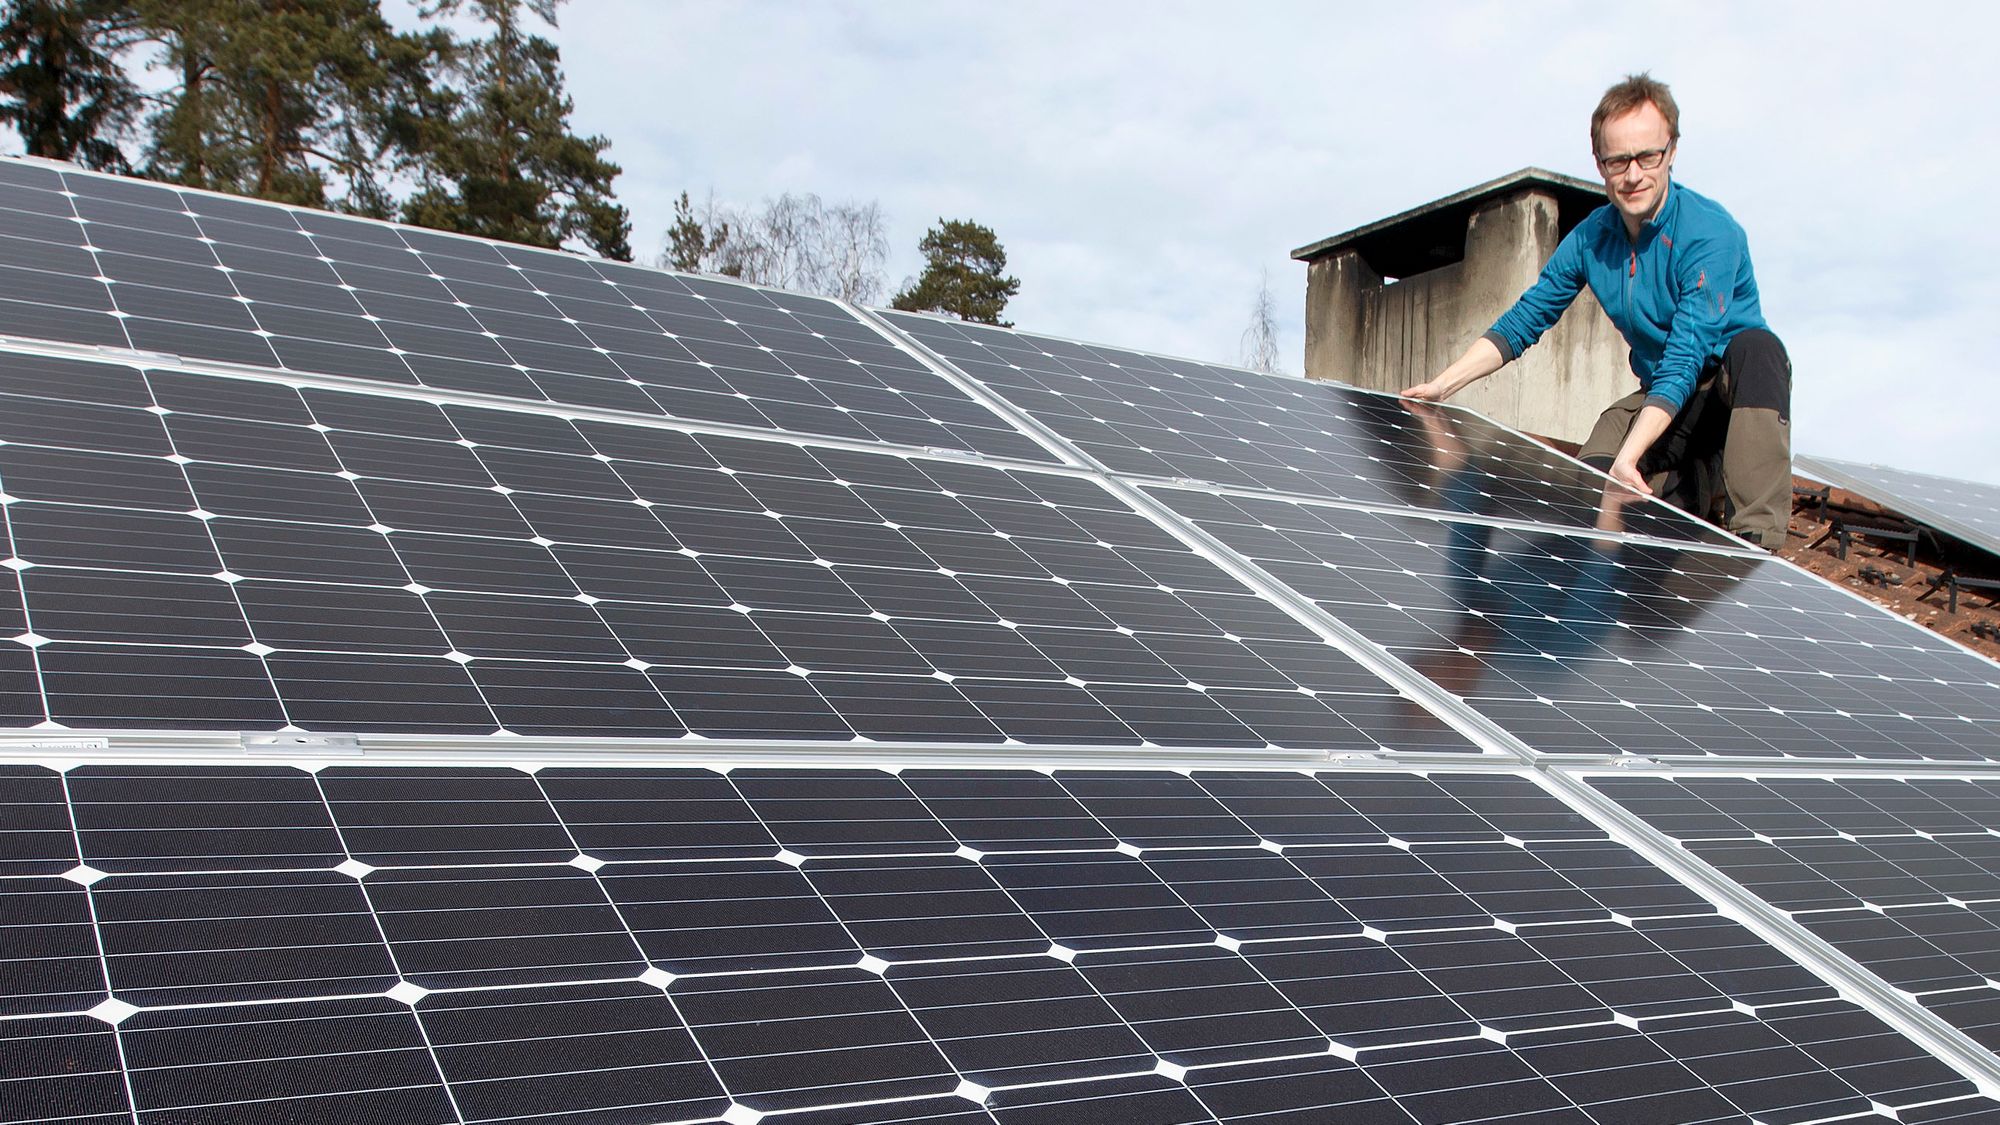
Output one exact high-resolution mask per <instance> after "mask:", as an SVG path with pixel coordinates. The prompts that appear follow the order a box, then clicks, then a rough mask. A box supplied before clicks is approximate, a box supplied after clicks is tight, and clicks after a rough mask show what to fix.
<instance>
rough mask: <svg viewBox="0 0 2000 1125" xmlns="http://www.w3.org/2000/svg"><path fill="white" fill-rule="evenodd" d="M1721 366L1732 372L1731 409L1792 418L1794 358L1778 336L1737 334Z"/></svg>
mask: <svg viewBox="0 0 2000 1125" xmlns="http://www.w3.org/2000/svg"><path fill="white" fill-rule="evenodd" d="M1722 365H1723V367H1725V368H1727V369H1728V371H1729V382H1730V399H1731V402H1730V405H1731V406H1733V407H1736V408H1739V409H1740V408H1743V407H1752V408H1758V409H1764V410H1775V411H1777V412H1778V415H1779V417H1781V418H1787V419H1789V418H1790V417H1791V415H1792V358H1791V356H1790V355H1789V354H1788V353H1787V352H1786V351H1785V344H1784V341H1782V340H1780V339H1778V337H1777V334H1776V333H1774V332H1772V331H1771V330H1770V329H1768V328H1746V329H1744V330H1743V331H1741V332H1738V333H1737V334H1736V335H1735V336H1734V337H1732V338H1731V339H1730V341H1729V347H1728V348H1726V349H1724V351H1723V354H1722Z"/></svg>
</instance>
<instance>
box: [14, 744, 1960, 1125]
mask: <svg viewBox="0 0 2000 1125" xmlns="http://www.w3.org/2000/svg"><path fill="white" fill-rule="evenodd" d="M303 765H304V766H305V768H301V766H300V765H298V764H243V763H237V764H229V765H205V766H204V765H192V764H185V765H162V764H130V763H127V764H108V763H106V764H95V765H83V766H75V767H71V768H69V769H68V770H66V771H62V772H58V771H56V770H52V769H48V768H43V767H37V766H27V765H15V766H6V767H0V787H4V799H5V800H6V801H7V802H8V805H9V807H11V808H17V809H22V810H25V811H26V812H27V818H26V819H25V820H24V821H23V824H24V826H25V827H28V828H29V829H30V831H27V832H23V833H11V832H10V833H9V834H8V835H7V837H6V839H7V842H8V849H7V853H6V856H5V864H6V866H5V867H4V869H3V870H4V876H0V893H4V894H7V895H9V896H11V903H12V905H13V906H14V907H15V909H10V911H9V913H8V916H9V917H10V918H16V919H31V920H32V921H33V923H34V924H35V927H36V928H35V930H34V933H35V935H36V937H35V942H34V944H33V945H32V946H30V947H28V948H27V949H24V950H21V952H19V953H16V954H15V955H13V956H10V957H9V958H8V959H6V960H5V961H4V962H0V966H4V968H0V981H4V982H5V987H4V990H0V1016H4V1017H5V1018H4V1019H0V1034H5V1035H6V1036H7V1037H8V1038H9V1039H10V1040H16V1041H18V1042H17V1043H16V1044H15V1046H13V1047H12V1048H10V1050H9V1052H8V1054H7V1058H8V1059H9V1066H8V1067H7V1070H6V1073H5V1074H4V1076H0V1083H4V1084H5V1089H6V1091H7V1096H5V1097H0V1106H4V1107H6V1108H5V1109H0V1120H5V1121H9V1122H27V1121H52V1120H63V1121H72V1120H89V1121H96V1120H106V1121H108V1120H131V1119H134V1117H135V1116H136V1118H137V1119H139V1120H157V1121H205V1122H233V1121H273V1120H289V1119H295V1118H296V1119H300V1120H305V1119H310V1120H313V1121H315V1122H327V1123H332V1122H379V1121H397V1122H458V1121H463V1122H489V1121H503V1120H504V1121H522V1120H535V1121H551V1122H553V1121H564V1122H572V1121H575V1122H581V1121H590V1122H662V1121H668V1122H679V1121H687V1122H693V1121H709V1122H717V1121H720V1122H728V1123H732V1125H738V1123H742V1122H754V1121H756V1120H759V1119H760V1118H764V1117H765V1115H770V1116H769V1118H768V1119H769V1120H773V1121H779V1122H786V1123H795V1122H801V1121H824V1122H835V1121H845V1122H885V1123H887V1122H973V1121H986V1122H998V1123H1001V1125H1017V1123H1021V1122H1062V1121H1074V1120H1078V1119H1079V1116H1080V1115H1082V1114H1087V1113H1089V1114H1110V1115H1111V1116H1109V1117H1107V1118H1106V1119H1107V1120H1132V1121H1146V1122H1156V1121H1190V1122H1212V1123H1225V1122H1226V1123H1247V1122H1253V1121H1265V1120H1273V1119H1289V1118H1291V1117H1292V1116H1293V1115H1297V1114H1306V1115H1308V1116H1312V1115H1319V1114H1324V1113H1327V1112H1331V1111H1338V1112H1339V1113H1341V1114H1342V1116H1341V1118H1340V1119H1341V1120H1353V1121H1383V1122H1413V1121H1414V1122H1447V1121H1469V1120H1474V1119H1478V1120H1501V1119H1506V1118H1508V1117H1512V1118H1516V1119H1521V1120H1529V1119H1532V1120H1535V1121H1538V1122H1540V1121H1576V1122H1580V1123H1582V1122H1601V1123H1605V1125H1610V1123H1614V1122H1624V1121H1635V1120H1661V1121H1676V1122H1697V1121H1711V1120H1714V1121H1724V1120H1741V1119H1743V1118H1744V1117H1745V1116H1746V1115H1750V1116H1754V1117H1755V1119H1756V1120H1760V1121H1796V1122H1803V1121H1809V1120H1823V1119H1827V1118H1831V1117H1843V1118H1845V1117H1850V1116H1852V1115H1854V1114H1865V1113H1867V1112H1869V1111H1870V1110H1871V1108H1872V1109H1879V1110H1887V1111H1891V1112H1899V1111H1900V1109H1901V1108H1902V1107H1907V1106H1917V1105H1924V1106H1930V1107H1933V1108H1932V1109H1930V1110H1927V1112H1940V1113H1944V1112H1946V1111H1949V1112H1950V1113H1960V1114H1967V1115H1971V1114H1976V1113H1986V1112H1993V1111H1994V1110H1995V1108H1996V1107H1995V1105H1994V1103H1991V1102H1989V1101H1987V1100H1986V1099H1983V1098H1981V1097H1979V1096H1978V1095H1977V1093H1976V1091H1975V1089H1974V1087H1973V1085H1972V1083H1970V1082H1969V1081H1967V1080H1965V1079H1964V1078H1962V1077H1960V1076H1958V1075H1957V1074H1955V1073H1954V1072H1952V1071H1951V1070H1950V1069H1949V1068H1948V1067H1946V1066H1945V1065H1944V1064H1943V1063H1941V1062H1939V1061H1937V1060H1936V1059H1935V1058H1932V1057H1931V1056H1929V1055H1926V1054H1924V1053H1923V1052H1921V1051H1919V1050H1917V1049H1916V1048H1915V1047H1914V1046H1913V1045H1912V1044H1911V1043H1910V1042H1909V1041H1908V1040H1906V1039H1904V1038H1902V1037H1901V1036H1900V1035H1898V1034H1897V1033H1895V1032H1894V1031H1892V1030H1891V1029H1890V1028H1889V1027H1888V1026H1887V1025H1884V1024H1883V1023H1881V1022H1880V1021H1878V1020H1876V1019H1875V1018H1874V1017H1872V1016H1870V1015H1868V1014H1867V1013H1866V1012H1864V1011H1862V1010H1861V1009H1860V1008H1858V1007H1855V1006H1854V1005H1852V1004H1849V1003H1846V1002H1844V1001H1842V1000H1840V999H1838V998H1837V997H1836V996H1835V995H1834V992H1833V990H1832V989H1831V988H1829V987H1828V986H1826V985H1825V984H1823V983H1821V982H1819V981H1818V980H1817V979H1815V978H1814V977H1813V976H1812V975H1811V974H1810V973H1808V972H1806V971H1804V970H1803V969H1801V968H1799V967H1798V966H1797V965H1795V964H1793V963H1791V962H1790V961H1788V960H1787V959H1785V958H1784V957H1783V956H1782V955H1781V954H1779V953H1778V952H1777V951H1776V950H1774V949H1772V948H1771V947H1769V946H1767V945H1764V944H1763V943H1762V942H1760V941H1759V940H1758V939H1756V938H1755V937H1753V936H1752V935H1751V934H1750V933H1749V932H1748V931H1746V930H1744V929H1743V928H1742V927H1740V926H1738V925H1736V924H1735V923H1733V922H1730V921H1728V920H1726V919H1724V918H1722V917H1720V916H1718V915H1717V914H1716V913H1715V912H1714V911H1713V910H1712V909H1711V908H1710V907H1708V905H1707V904H1706V903H1704V902H1703V901H1702V900H1700V899H1699V898H1697V897H1696V896H1694V895H1693V894H1691V893H1690V892H1688V891H1687V890H1686V889H1684V888H1682V887H1681V886H1680V885H1679V884H1677V883H1676V882H1675V881H1674V880H1673V879H1672V878H1670V877H1669V876H1667V875H1666V874H1665V873H1664V872H1662V871H1660V870H1659V869H1657V868H1654V867H1652V866H1651V865H1650V864H1648V863H1646V862H1645V861H1644V860H1642V859H1641V858H1639V856H1637V855H1636V854H1635V853H1633V852H1631V851H1629V850H1627V849H1626V848H1624V847H1623V846H1621V845H1619V844H1617V843H1615V842H1613V841H1612V840H1610V839H1609V838H1607V837H1606V836H1605V834H1604V833H1603V832H1601V831H1599V830H1597V829H1596V828H1594V827H1593V826H1592V825H1590V824H1589V823H1588V822H1587V821H1584V820H1582V819H1581V818H1578V817H1577V816H1576V815H1575V814H1574V813H1572V812H1571V811H1570V810H1568V809H1567V808H1566V807H1565V806H1563V804H1562V803H1561V802H1559V801H1558V800H1556V799H1555V798H1554V797H1552V796H1551V795H1549V794H1548V793H1546V792H1545V791H1543V790H1542V789H1541V788H1540V787H1538V786H1537V785H1535V784H1534V783H1533V782H1531V781H1529V780H1527V779H1525V778H1521V777H1515V776H1510V775H1507V774H1502V773H1485V774H1466V773H1456V774H1454V773H1442V774H1432V775H1429V776H1425V775H1421V774H1415V773H1404V772H1382V771H1351V770H1338V771H1323V772H1319V773H1312V772H1305V771H1267V772H1260V771H1202V770H1195V771H1180V772H1168V771H1158V770H1145V769H1124V770H1080V769H1071V770H1057V771H1054V772H1052V773H1051V772H1041V771H1031V770H1022V769H1018V768H1006V767H981V768H917V769H904V770H901V771H898V772H895V773H889V772H883V771H881V770H875V769H846V770H826V769H791V768H767V767H751V768H736V769H730V770H727V771H717V770H712V769H702V768H673V769H662V768H653V767H631V766H622V765H561V766H550V767H544V768H540V769H533V770H523V769H518V768H496V767H491V766H467V765H429V766H420V765H393V766H381V765H355V764H343V763H334V762H314V763H303ZM163 813H165V814H168V815H163ZM60 821H68V822H70V823H73V824H74V825H75V830H74V831H73V832H66V831H46V832H36V831H33V830H32V829H33V828H34V827H35V826H38V825H43V824H50V823H55V822H60ZM1516 829H1522V830H1525V831H1527V832H1529V834H1530V837H1529V838H1523V837H1519V836H1515V835H1512V832H1513V831H1514V830H1516ZM1273 837H1275V838H1273ZM302 919H310V924H309V925H302V924H301V920H302ZM17 924H18V923H17ZM14 948H15V949H20V947H19V946H15V947H14ZM1940 1107H1941V1108H1940ZM1496 1110H1497V1111H1498V1116H1495V1114H1496ZM1273 1115H1278V1117H1275V1118H1274V1117H1273ZM1297 1119H1300V1120H1303V1119H1305V1118H1297ZM1321 1119H1323V1118H1321ZM1903 1119H1905V1120H1907V1119H1909V1118H1903ZM1919 1119H1922V1118H1919ZM1938 1119H1939V1120H1946V1119H1950V1118H1949V1117H1940V1118H1938Z"/></svg>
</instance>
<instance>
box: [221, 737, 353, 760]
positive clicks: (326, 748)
mask: <svg viewBox="0 0 2000 1125" xmlns="http://www.w3.org/2000/svg"><path fill="white" fill-rule="evenodd" d="M243 752H244V753H246V754H311V755H323V754H356V755H358V754H360V753H361V752H362V750H361V740H360V739H359V738H357V737H355V736H354V735H351V734H246V735H244V736H243Z"/></svg>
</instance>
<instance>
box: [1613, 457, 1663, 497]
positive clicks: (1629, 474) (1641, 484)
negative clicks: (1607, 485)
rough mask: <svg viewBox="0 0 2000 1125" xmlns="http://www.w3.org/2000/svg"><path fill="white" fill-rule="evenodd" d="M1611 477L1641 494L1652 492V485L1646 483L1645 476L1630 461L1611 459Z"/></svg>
mask: <svg viewBox="0 0 2000 1125" xmlns="http://www.w3.org/2000/svg"><path fill="white" fill-rule="evenodd" d="M1611 479H1612V480H1615V481H1617V482H1618V483H1619V484H1622V485H1624V486H1625V487H1626V488H1629V489H1631V490H1632V491H1634V492H1636V493H1638V494H1639V495H1641V496H1651V495H1652V494H1653V486H1652V485H1649V484H1647V483H1646V478H1645V477H1644V476H1643V475H1641V474H1640V472H1639V466H1638V465H1637V464H1635V463H1633V462H1631V461H1624V460H1619V461H1613V462H1612V463H1611Z"/></svg>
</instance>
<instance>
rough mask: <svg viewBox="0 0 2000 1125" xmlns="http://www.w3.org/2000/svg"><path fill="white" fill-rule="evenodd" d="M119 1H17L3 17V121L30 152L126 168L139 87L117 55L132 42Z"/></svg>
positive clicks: (0, 108) (0, 78)
mask: <svg viewBox="0 0 2000 1125" xmlns="http://www.w3.org/2000/svg"><path fill="white" fill-rule="evenodd" d="M126 7H127V6H126V5H125V4H123V3H120V2H118V0H14V2H13V3H12V4H10V5H9V6H8V8H7V10H6V14H5V17H4V19H0V120H4V121H7V122H9V123H11V124H12V125H13V126H14V128H15V130H16V131H18V132H19V133H20V134H21V142H22V145H23V147H24V148H25V149H26V150H27V153H28V155H29V156H46V157H48V158H50V159H52V160H70V161H74V162H76V163H78V164H81V165H83V166H84V167H87V168H102V169H106V170H109V171H119V172H122V171H125V170H127V167H128V165H127V163H126V158H125V152H124V149H123V147H122V146H121V144H120V141H121V140H122V139H123V138H124V136H125V134H126V133H127V132H128V131H129V130H130V128H131V126H132V123H133V121H134V119H135V118H136V117H137V113H138V107H139V90H138V87H137V86H135V85H134V84H133V83H132V81H131V79H129V78H127V77H126V76H125V71H124V69H123V68H122V67H121V66H120V65H119V61H118V56H119V55H120V54H121V53H123V52H124V50H125V49H126V48H127V47H128V46H129V45H130V43H131V30H130V19H129V16H130V13H129V12H128V11H127V10H126Z"/></svg>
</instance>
